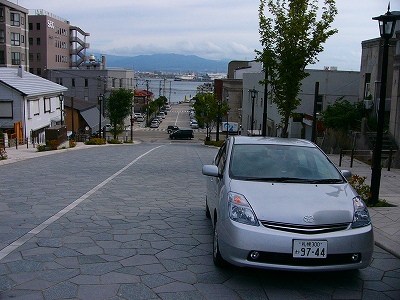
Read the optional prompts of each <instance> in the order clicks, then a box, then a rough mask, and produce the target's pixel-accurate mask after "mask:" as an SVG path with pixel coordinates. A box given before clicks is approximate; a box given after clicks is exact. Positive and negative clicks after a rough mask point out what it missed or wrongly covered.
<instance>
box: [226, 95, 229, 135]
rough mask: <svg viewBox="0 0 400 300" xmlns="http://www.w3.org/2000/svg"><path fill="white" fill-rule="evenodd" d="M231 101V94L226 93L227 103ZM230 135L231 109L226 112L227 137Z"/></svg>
mask: <svg viewBox="0 0 400 300" xmlns="http://www.w3.org/2000/svg"><path fill="white" fill-rule="evenodd" d="M228 102H229V94H228V95H226V103H228ZM228 137H229V109H228V110H227V112H226V139H228Z"/></svg>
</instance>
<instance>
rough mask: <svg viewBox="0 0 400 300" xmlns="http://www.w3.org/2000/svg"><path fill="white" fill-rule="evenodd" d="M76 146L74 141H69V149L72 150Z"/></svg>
mask: <svg viewBox="0 0 400 300" xmlns="http://www.w3.org/2000/svg"><path fill="white" fill-rule="evenodd" d="M75 146H76V141H75V140H69V147H70V148H74V147H75Z"/></svg>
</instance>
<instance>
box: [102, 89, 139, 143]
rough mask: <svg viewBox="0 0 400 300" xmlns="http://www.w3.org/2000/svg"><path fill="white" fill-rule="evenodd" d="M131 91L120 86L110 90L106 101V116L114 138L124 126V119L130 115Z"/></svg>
mask: <svg viewBox="0 0 400 300" xmlns="http://www.w3.org/2000/svg"><path fill="white" fill-rule="evenodd" d="M132 99H133V91H132V90H128V89H124V88H120V89H118V90H115V91H112V92H111V95H110V97H108V99H107V102H106V109H107V116H108V118H109V119H110V123H111V125H112V130H111V132H112V133H113V135H114V139H116V138H117V135H118V134H119V133H121V132H122V130H123V128H124V124H123V122H124V119H125V118H126V117H127V116H129V115H130V113H131V109H132Z"/></svg>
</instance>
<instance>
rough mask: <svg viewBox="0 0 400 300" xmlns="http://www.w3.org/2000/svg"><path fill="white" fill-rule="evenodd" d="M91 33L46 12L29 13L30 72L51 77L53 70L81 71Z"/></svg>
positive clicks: (33, 11) (40, 10)
mask: <svg viewBox="0 0 400 300" xmlns="http://www.w3.org/2000/svg"><path fill="white" fill-rule="evenodd" d="M89 35H90V34H89V33H87V32H84V31H83V30H82V29H80V28H79V27H76V26H71V25H70V23H69V21H67V20H66V19H63V18H61V17H58V16H56V15H54V14H52V13H50V12H47V11H45V10H43V9H36V10H32V11H30V14H29V66H30V67H29V72H31V73H33V74H36V75H39V76H42V77H45V78H47V71H48V70H52V69H70V68H78V67H79V66H80V65H81V64H82V63H83V62H84V61H85V59H86V49H88V48H89V44H88V43H87V42H86V37H88V36H89Z"/></svg>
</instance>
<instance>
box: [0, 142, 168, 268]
mask: <svg viewBox="0 0 400 300" xmlns="http://www.w3.org/2000/svg"><path fill="white" fill-rule="evenodd" d="M160 147H163V145H160V146H157V147H154V148H153V149H150V150H149V151H147V152H146V153H144V154H142V155H140V156H139V157H137V158H136V159H134V160H133V161H131V162H130V163H129V164H127V165H126V166H125V167H123V168H122V169H121V170H119V171H118V172H116V173H114V174H113V175H111V176H110V177H108V178H107V179H105V180H104V181H103V182H101V183H100V184H98V185H97V186H95V187H94V188H92V189H91V190H90V191H88V192H87V193H86V194H84V195H82V196H81V197H79V198H78V199H76V200H75V201H74V202H72V203H71V204H69V205H68V206H66V207H64V208H63V209H62V210H60V211H59V212H57V213H56V214H54V215H53V216H51V217H50V218H48V219H47V220H46V221H44V222H43V223H41V224H39V225H38V226H36V227H35V228H33V229H32V230H30V231H29V232H28V233H26V234H24V235H23V236H21V237H20V238H19V239H17V240H16V241H14V242H13V243H11V244H10V245H8V246H6V247H4V248H3V249H1V250H0V261H1V260H2V259H3V258H4V257H6V256H7V255H8V254H10V253H11V252H13V251H14V250H16V249H17V248H18V247H20V246H22V245H23V244H25V243H26V242H27V241H29V240H30V239H31V238H32V237H34V236H35V235H37V234H38V233H40V232H41V231H42V230H43V229H45V228H46V227H47V226H49V225H51V224H53V223H54V222H55V221H57V220H58V219H60V218H61V217H62V216H63V215H65V214H66V213H68V212H70V211H71V210H72V209H74V208H75V207H76V206H78V205H79V204H80V203H82V202H83V201H85V200H86V199H87V198H88V197H90V196H91V195H93V194H94V193H95V192H97V191H98V190H99V189H100V188H102V187H103V186H105V185H106V184H107V183H109V182H110V181H111V180H113V179H114V178H115V177H117V176H118V175H119V174H121V173H122V172H124V171H125V170H126V169H128V168H129V167H130V166H132V165H133V164H134V163H136V162H137V161H139V160H140V159H142V158H143V157H144V156H146V155H147V154H149V153H150V152H152V151H154V150H156V149H158V148H160Z"/></svg>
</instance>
